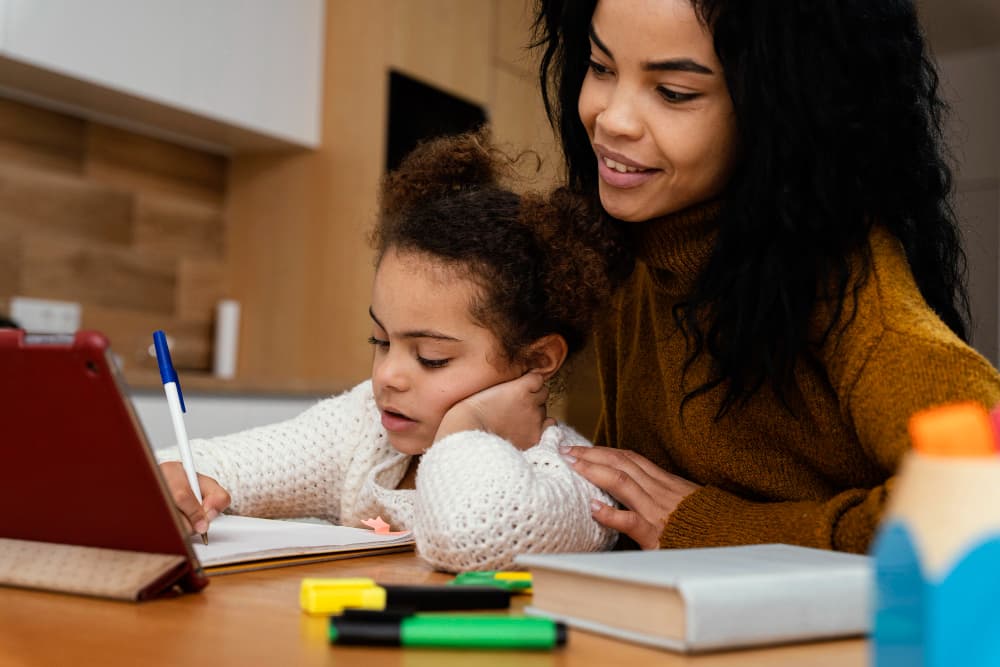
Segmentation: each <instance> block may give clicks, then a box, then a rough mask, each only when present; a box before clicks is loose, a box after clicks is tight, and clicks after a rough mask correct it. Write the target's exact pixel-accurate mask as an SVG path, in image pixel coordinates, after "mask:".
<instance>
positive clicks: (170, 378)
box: [153, 331, 208, 544]
mask: <svg viewBox="0 0 1000 667" xmlns="http://www.w3.org/2000/svg"><path fill="white" fill-rule="evenodd" d="M153 347H154V348H155V349H156V363H157V364H159V366H160V380H162V381H163V391H164V393H165V394H166V395H167V405H168V406H169V407H170V421H172V422H173V423H174V433H175V434H176V436H177V448H178V450H180V453H181V465H182V466H184V473H185V474H186V475H187V478H188V484H190V485H191V491H192V492H194V497H195V498H197V499H198V504H199V505H202V504H203V502H204V501H202V498H201V488H200V487H199V486H198V473H196V472H195V469H194V457H193V456H192V455H191V445H190V444H188V437H187V429H185V428H184V416H183V413H184V412H187V409H186V408H185V407H184V394H182V393H181V383H180V380H178V379H177V371H175V370H174V362H173V361H172V360H171V359H170V348H169V347H167V336H166V334H164V333H163V332H162V331H154V332H153ZM201 541H202V542H204V543H205V544H208V532H207V531H206V532H204V533H202V534H201Z"/></svg>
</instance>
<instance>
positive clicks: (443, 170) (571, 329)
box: [371, 129, 621, 361]
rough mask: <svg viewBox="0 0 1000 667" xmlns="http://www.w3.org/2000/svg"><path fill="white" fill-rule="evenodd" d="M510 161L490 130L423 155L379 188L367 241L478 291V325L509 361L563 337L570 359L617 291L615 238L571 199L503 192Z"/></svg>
mask: <svg viewBox="0 0 1000 667" xmlns="http://www.w3.org/2000/svg"><path fill="white" fill-rule="evenodd" d="M515 162H516V159H511V158H509V157H508V156H507V155H505V154H504V153H503V152H501V151H500V150H498V149H496V148H494V147H493V146H491V144H490V140H489V135H488V133H487V131H486V130H485V129H482V130H479V131H478V132H472V133H466V134H461V135H455V136H450V137H443V138H439V139H434V140H432V141H429V142H426V143H423V144H421V145H419V146H418V147H417V148H416V149H414V151H413V152H412V153H410V154H409V155H408V156H407V157H406V158H405V159H404V160H403V162H402V164H401V165H400V166H399V168H398V169H396V170H395V171H393V172H392V173H390V174H389V175H388V176H387V177H386V178H385V179H384V181H383V183H382V189H381V193H380V208H379V217H378V220H377V222H376V225H375V228H374V230H373V232H372V235H371V241H372V245H373V246H374V248H375V251H376V257H375V262H376V265H378V263H379V262H381V260H382V257H383V256H385V254H386V252H388V251H390V250H396V251H400V252H404V253H410V252H415V253H419V254H422V255H426V256H428V257H430V258H432V259H433V260H434V261H436V262H439V263H441V264H442V265H444V266H446V267H449V268H453V269H455V270H456V273H457V274H458V275H460V276H462V277H468V278H471V279H472V280H473V281H475V283H476V284H477V285H478V286H479V288H480V293H479V295H478V298H477V299H476V301H475V302H474V303H473V304H470V313H471V314H472V316H473V318H474V319H475V320H476V321H477V322H479V323H480V324H482V325H483V326H485V327H487V328H489V329H490V331H492V332H493V333H494V334H495V335H496V336H497V338H498V340H499V341H500V344H501V345H502V346H503V350H502V351H503V353H504V354H505V356H506V358H507V360H508V361H526V360H527V357H526V352H527V349H528V346H529V345H530V344H531V343H533V342H535V341H536V340H538V339H539V338H541V337H542V336H545V335H548V334H552V333H556V334H559V335H561V336H562V337H563V338H564V339H565V340H566V343H567V347H568V348H569V355H572V354H573V353H575V352H577V351H578V350H579V349H581V348H582V347H583V346H584V344H585V343H586V339H587V336H588V334H589V332H590V329H591V328H592V326H593V324H594V319H595V317H596V316H597V314H598V312H600V311H601V309H602V308H604V306H605V305H606V302H607V299H608V297H609V295H610V293H611V291H612V288H613V283H614V282H615V280H616V279H620V277H621V276H619V277H617V278H616V276H615V275H614V274H613V273H612V272H611V271H610V270H609V258H611V257H615V256H616V255H617V254H618V253H620V250H618V248H619V245H620V243H619V241H618V239H617V233H616V232H615V231H614V229H613V228H610V227H608V226H607V225H603V224H601V223H600V221H599V218H598V216H597V215H595V212H594V211H593V210H591V209H590V208H589V207H588V206H586V205H585V201H586V200H584V199H583V198H580V197H576V196H572V195H570V194H569V192H568V191H567V190H565V189H560V190H556V191H555V192H553V193H552V194H551V195H549V196H547V197H546V196H542V195H539V194H533V193H529V194H523V195H520V194H517V193H515V192H514V191H513V190H511V189H508V188H507V187H505V186H504V185H502V184H501V182H502V181H504V180H505V179H507V178H509V177H513V176H514V171H513V164H514V163H515Z"/></svg>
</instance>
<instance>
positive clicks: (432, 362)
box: [417, 356, 451, 368]
mask: <svg viewBox="0 0 1000 667" xmlns="http://www.w3.org/2000/svg"><path fill="white" fill-rule="evenodd" d="M417 361H419V362H420V363H421V365H423V366H426V367H427V368H443V367H444V366H447V365H448V362H449V361H451V359H425V358H424V357H420V356H418V357H417Z"/></svg>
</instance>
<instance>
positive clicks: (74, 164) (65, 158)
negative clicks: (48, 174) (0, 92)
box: [0, 99, 86, 174]
mask: <svg viewBox="0 0 1000 667" xmlns="http://www.w3.org/2000/svg"><path fill="white" fill-rule="evenodd" d="M85 125H86V121H84V120H82V119H80V118H73V117H71V116H67V115H65V114H60V113H56V112H53V111H45V110H42V109H37V108H35V107H31V106H28V105H26V104H22V103H20V102H14V101H12V100H4V99H0V163H4V164H6V163H12V162H13V163H18V164H25V165H30V166H34V167H39V168H42V169H46V170H52V171H59V172H67V173H72V174H79V173H80V172H81V171H83V157H84V150H85V147H84V144H85V141H84V128H85Z"/></svg>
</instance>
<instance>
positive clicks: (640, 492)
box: [560, 447, 701, 549]
mask: <svg viewBox="0 0 1000 667" xmlns="http://www.w3.org/2000/svg"><path fill="white" fill-rule="evenodd" d="M560 453H561V454H562V456H563V458H564V459H566V461H567V462H568V463H569V464H570V465H571V466H572V468H573V470H575V471H576V472H578V473H580V474H581V475H582V476H583V477H585V478H586V479H588V480H590V482H591V483H593V484H594V486H597V487H599V488H601V489H603V490H604V491H606V492H608V493H609V494H610V495H611V496H613V497H614V498H615V499H617V500H618V502H620V503H621V504H622V505H624V506H625V507H626V509H621V510H620V509H616V508H614V507H609V506H608V505H605V504H604V503H601V502H598V501H596V500H594V501H592V502H591V514H592V515H593V517H594V519H595V520H596V521H597V522H598V523H600V524H601V525H603V526H607V527H608V528H614V529H615V530H617V531H619V532H621V533H624V534H626V535H628V536H629V537H631V538H632V539H633V540H635V541H636V543H637V544H638V545H639V547H640V548H642V549H659V548H660V535H661V534H662V533H663V527H664V526H665V525H666V523H667V519H669V518H670V515H671V514H672V513H673V511H674V510H675V509H676V508H677V505H679V504H680V502H681V501H682V500H684V498H686V497H687V496H689V495H690V494H692V493H694V492H695V491H697V490H698V489H700V488H701V487H700V486H699V485H697V484H695V483H694V482H689V481H688V480H686V479H684V478H683V477H678V476H677V475H672V474H670V473H669V472H667V471H666V470H663V469H662V468H660V467H659V466H657V465H656V464H654V463H652V462H651V461H650V460H649V459H647V458H645V457H643V456H641V455H639V454H636V453H635V452H632V451H629V450H626V449H612V448H610V447H561V448H560Z"/></svg>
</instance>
